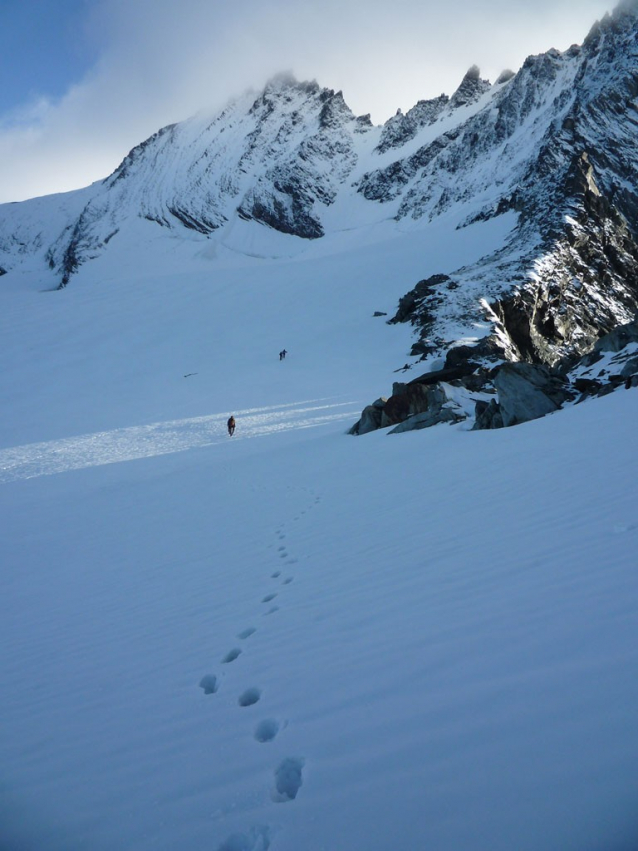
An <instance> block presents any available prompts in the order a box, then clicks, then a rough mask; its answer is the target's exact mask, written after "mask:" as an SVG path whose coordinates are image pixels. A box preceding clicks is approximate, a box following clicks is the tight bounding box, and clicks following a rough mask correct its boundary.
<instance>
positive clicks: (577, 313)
mask: <svg viewBox="0 0 638 851" xmlns="http://www.w3.org/2000/svg"><path fill="white" fill-rule="evenodd" d="M637 45H638V6H637V4H636V2H635V0H632V2H623V3H621V4H620V5H619V6H618V7H617V9H616V10H615V12H614V13H613V14H611V15H607V16H605V18H604V19H603V20H602V21H600V22H599V23H598V24H596V25H595V26H594V27H593V29H592V30H591V32H590V34H589V36H588V37H587V39H586V40H585V42H584V44H583V45H582V46H573V47H571V48H570V49H569V50H568V51H566V52H565V53H559V52H558V51H556V50H551V51H549V52H548V53H546V54H543V55H540V56H532V57H529V58H528V59H527V61H526V62H525V63H524V65H523V67H522V68H521V69H520V71H519V72H518V73H517V74H512V73H511V72H504V73H503V74H502V75H501V76H500V77H499V79H498V80H497V82H496V83H495V84H494V85H491V84H490V83H489V82H488V81H486V80H483V79H481V76H480V71H479V69H478V68H477V67H476V66H473V67H472V68H470V70H469V71H468V73H467V74H466V76H465V77H464V79H463V80H462V82H461V84H460V86H459V88H458V90H457V91H456V92H455V93H454V94H453V95H452V96H451V97H447V96H446V95H441V96H440V97H439V98H435V99H433V100H427V101H420V102H419V103H418V104H416V105H415V106H414V107H413V108H412V109H410V110H409V111H408V112H407V113H406V114H405V115H403V114H402V113H401V112H398V113H397V115H395V116H394V117H392V118H391V119H390V120H389V121H387V122H386V124H385V125H384V126H383V127H374V126H372V124H371V122H370V119H369V116H358V117H357V116H355V115H354V114H353V113H352V112H351V110H350V109H349V108H348V106H347V105H346V103H345V101H344V99H343V96H342V94H341V92H336V93H335V92H334V91H332V90H329V89H323V88H321V87H320V86H319V85H318V84H317V83H314V82H313V83H299V82H297V81H296V80H295V79H294V78H292V77H291V76H290V75H281V76H279V77H277V78H275V79H273V80H272V81H271V82H270V83H269V84H268V85H267V86H266V88H265V89H264V91H263V92H261V93H260V94H258V95H255V94H254V93H247V94H246V95H244V96H243V97H241V98H239V99H237V100H235V101H234V102H232V103H231V104H229V105H228V107H227V108H226V109H224V110H223V111H222V112H221V113H219V114H218V115H215V116H213V117H211V116H206V115H199V116H197V117H195V118H193V119H191V120H189V121H186V122H184V123H182V124H177V125H172V126H169V127H166V128H164V129H162V130H160V131H159V132H158V133H156V134H155V135H154V136H152V137H151V138H150V139H148V140H146V141H145V142H143V143H142V144H141V145H139V146H138V147H136V148H134V149H133V150H132V151H131V152H130V154H129V155H128V156H127V157H126V158H125V159H124V161H123V162H122V164H121V165H120V166H119V167H118V168H117V169H116V170H115V172H114V173H113V174H112V175H110V176H109V177H108V178H106V180H104V181H102V182H100V183H97V184H94V185H93V186H91V187H88V188H87V189H84V190H81V191H78V192H72V193H68V194H65V195H60V196H51V197H48V198H41V199H35V200H33V201H27V202H23V203H21V204H14V205H3V206H2V207H0V271H2V272H4V273H9V275H12V274H13V275H15V274H16V273H18V272H19V270H20V269H21V268H25V264H26V266H29V267H30V268H36V267H39V268H41V269H42V270H44V267H45V266H46V267H48V269H49V270H50V272H51V273H52V278H53V280H55V281H56V282H57V284H56V285H57V286H59V287H65V286H67V285H68V284H69V283H70V282H71V281H72V280H73V278H74V277H78V279H79V280H80V281H81V271H82V269H83V268H84V267H85V266H87V265H88V264H89V263H91V262H93V261H95V260H96V259H97V258H99V257H101V256H103V255H105V254H113V255H114V256H117V254H118V245H119V244H122V243H124V242H126V241H127V240H128V242H131V241H134V242H135V244H136V245H138V246H142V245H144V244H145V245H147V246H150V245H158V243H159V242H161V241H162V240H164V242H165V241H166V240H174V239H176V238H177V239H184V240H185V239H190V238H191V237H190V236H189V234H196V235H198V237H200V238H201V239H202V240H206V241H208V243H209V244H210V245H211V246H217V245H224V246H229V245H230V246H232V248H233V250H235V251H239V252H240V253H241V252H244V253H250V251H251V250H253V249H252V248H251V247H249V245H248V243H250V244H251V246H252V243H253V242H254V241H255V239H257V240H258V241H259V243H260V245H261V246H262V250H265V251H266V253H267V255H268V256H271V257H272V256H287V255H288V254H290V253H292V254H295V253H297V254H298V253H299V252H303V251H304V250H305V249H304V248H303V247H299V246H300V244H302V243H304V242H307V241H311V240H320V239H321V240H324V241H325V242H326V244H327V249H326V250H328V251H332V250H339V249H338V246H339V245H340V244H342V241H343V236H344V234H346V233H348V234H350V235H351V236H350V237H349V238H350V240H351V241H352V240H354V241H356V238H357V236H356V235H357V234H358V235H359V236H360V237H361V244H365V242H366V241H367V240H369V239H370V233H371V229H374V228H376V229H377V231H378V233H382V234H383V238H384V239H388V240H390V239H391V238H392V237H394V236H399V235H400V234H403V233H405V232H406V231H409V230H413V231H416V230H421V231H422V232H423V233H425V232H427V231H428V230H431V229H432V228H436V227H437V226H443V225H446V226H449V227H451V228H453V229H454V230H456V231H467V232H468V233H477V234H478V232H479V230H478V229H477V225H480V224H489V223H491V222H494V223H496V228H497V229H500V231H501V235H500V238H499V241H498V242H497V244H495V245H492V244H491V245H490V247H489V250H485V251H484V252H479V253H478V256H477V257H476V258H475V259H474V260H473V261H472V262H470V263H462V264H460V265H457V266H454V263H453V262H452V264H451V266H450V264H448V267H447V268H446V269H440V270H434V273H433V274H429V275H426V276H425V277H423V278H421V280H419V281H418V282H417V283H416V284H415V283H414V281H408V280H406V281H404V282H403V287H404V293H405V295H404V296H403V297H402V298H401V299H400V301H399V304H398V309H396V311H395V313H394V315H393V316H392V318H391V319H390V320H389V321H390V322H391V323H394V324H396V323H400V322H409V323H410V325H411V327H413V328H414V329H415V330H416V331H417V333H418V339H417V340H416V341H415V342H414V344H413V345H412V349H411V356H412V357H415V358H417V361H416V362H415V363H412V364H408V365H406V366H409V367H410V368H416V367H418V366H420V368H421V369H422V371H423V375H424V376H426V377H425V378H424V379H423V378H422V377H420V378H419V379H413V381H412V382H408V384H410V383H412V384H414V383H416V384H417V385H418V387H417V389H418V392H417V393H416V397H415V395H414V393H412V391H410V393H411V394H412V397H413V398H410V399H408V397H407V396H406V392H407V391H406V390H405V386H403V385H399V386H398V387H397V388H395V389H394V390H393V395H394V396H396V395H399V396H402V397H403V398H402V399H400V400H399V403H398V404H396V405H395V406H394V410H393V411H392V405H391V406H390V408H388V409H387V410H386V412H385V418H380V416H381V415H380V413H379V412H380V411H381V407H382V406H377V409H376V410H377V414H378V415H375V416H373V417H372V418H371V419H369V423H368V425H374V426H376V425H378V424H380V422H381V421H382V419H383V422H384V424H385V425H389V424H393V423H395V424H396V423H397V422H403V421H404V420H405V419H406V417H412V416H414V415H416V414H419V413H424V412H426V411H428V410H430V409H431V408H432V399H431V398H430V395H431V394H430V391H427V393H426V395H425V397H424V396H423V390H422V388H423V384H424V383H425V384H426V385H428V386H430V385H432V384H436V385H437V393H438V394H439V401H440V402H441V404H442V405H443V406H446V405H447V401H450V394H449V391H448V390H447V389H446V388H442V387H441V382H440V381H437V382H435V381H434V380H433V375H434V374H435V373H437V372H438V373H440V378H441V381H444V380H445V379H449V380H450V381H453V382H454V381H455V382H457V384H458V383H459V382H460V386H461V387H462V388H464V389H465V390H467V391H468V392H469V393H473V394H475V395H474V396H472V397H471V400H476V393H477V392H483V393H487V394H493V393H494V391H495V384H494V378H495V373H494V369H495V367H498V365H499V364H502V363H503V362H515V363H516V362H525V363H528V364H532V365H536V366H538V367H542V368H543V370H550V371H551V370H554V371H558V373H560V375H561V376H562V380H563V383H565V382H566V383H567V384H569V383H570V381H571V380H572V379H571V378H570V376H569V374H568V373H569V370H570V369H572V368H574V367H575V364H576V361H577V360H578V359H579V358H581V357H583V356H584V355H586V354H588V353H589V352H591V351H592V349H593V347H594V345H595V344H596V342H597V341H598V340H599V338H601V337H603V336H604V335H606V334H608V333H610V332H612V331H613V330H614V329H615V328H617V327H618V326H621V325H625V324H629V323H631V322H632V320H633V319H634V317H635V315H636V311H637V310H638V243H637V236H638V190H637V189H636V187H637V186H638V156H637V147H636V129H637V123H638V120H637V108H636V96H637V94H638V74H637V73H636V67H637V60H638V46H637ZM242 223H249V224H251V225H255V224H256V225H259V226H261V227H262V228H264V229H265V230H264V234H263V235H262V236H261V237H255V235H254V231H253V232H251V234H252V235H251V236H250V238H249V239H248V240H244V239H242V237H241V236H238V234H241V233H247V232H248V231H246V230H244V231H242ZM142 224H144V226H142ZM268 233H270V234H271V235H272V237H271V238H269V237H268V236H267V234H268ZM352 234H354V236H352ZM277 235H285V236H287V237H291V238H293V242H295V241H296V244H295V247H291V242H290V240H288V241H286V242H285V243H282V242H281V240H280V239H279V238H278V237H277ZM377 236H378V234H377ZM276 237H277V238H276ZM266 244H268V248H267V249H263V246H264V245H266ZM396 245H397V246H398V242H397V243H396ZM334 246H336V247H334ZM215 250H216V249H215V248H214V247H211V249H210V250H209V252H208V254H209V255H210V256H213V254H214V253H215ZM453 252H454V249H453V247H452V244H451V243H450V257H451V259H453ZM423 265H424V268H425V267H426V266H427V264H426V263H425V262H424V264H423ZM406 291H407V292H406ZM449 370H452V371H453V372H452V373H450V372H449ZM543 370H541V371H540V372H539V371H538V370H537V371H536V373H535V375H536V378H537V379H539V380H540V378H542V380H543V381H545V380H546V379H547V380H549V373H547V372H544V371H543ZM632 374H633V373H632ZM428 376H429V377H428ZM539 376H540V378H539ZM624 377H628V376H624ZM629 377H630V376H629ZM554 378H555V376H554ZM552 380H554V379H552ZM410 393H408V396H409V395H410ZM441 393H442V394H443V395H442V396H441ZM574 396H575V394H574V392H573V388H572V389H571V390H570V388H568V387H567V388H566V389H565V391H564V393H563V394H562V397H561V400H560V401H559V404H562V402H563V401H566V400H570V399H573V398H574ZM417 397H418V398H417ZM422 397H423V398H422ZM468 399H469V397H468ZM442 400H443V401H442ZM479 401H480V403H481V406H482V405H483V404H484V402H485V398H483V399H481V400H479ZM466 402H467V404H466V405H465V406H463V405H462V406H461V407H460V408H458V410H457V415H458V416H463V417H465V416H467V415H468V410H469V409H467V405H468V404H469V402H468V401H467V400H466ZM437 404H438V403H437ZM499 404H500V403H499ZM415 406H416V407H415ZM419 406H421V407H423V406H425V408H424V409H423V410H419ZM439 407H440V406H439ZM492 413H493V414H497V415H498V416H496V417H494V416H492V417H491V419H490V421H489V424H490V425H492V426H493V425H500V422H501V420H500V419H499V416H500V412H499V411H495V410H494V409H492ZM521 416H523V414H521ZM397 417H398V418H399V419H397ZM430 419H431V418H430ZM506 419H507V418H506ZM435 420H436V417H435ZM426 421H427V424H430V422H429V420H428V419H427V418H426ZM436 421H438V420H436ZM477 421H478V422H479V424H480V423H481V422H483V424H484V425H485V424H486V423H485V421H484V419H481V418H480V417H478V418H477ZM356 430H357V429H356V428H355V431H356ZM366 430H367V427H366ZM359 431H361V429H360V428H359Z"/></svg>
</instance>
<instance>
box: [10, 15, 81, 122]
mask: <svg viewBox="0 0 638 851" xmlns="http://www.w3.org/2000/svg"><path fill="white" fill-rule="evenodd" d="M88 7H89V0H23V2H16V0H2V3H1V4H0V80H2V85H1V86H0V115H2V114H3V113H6V112H9V111H10V110H12V109H14V108H19V107H20V106H22V105H24V104H25V103H28V102H30V101H31V100H33V99H34V98H37V97H39V96H41V95H42V94H43V93H46V94H48V95H49V96H50V97H58V98H59V97H62V96H63V95H64V93H65V92H66V91H67V89H68V88H69V86H70V85H72V84H73V83H74V82H76V81H77V80H80V79H82V77H83V76H84V75H85V74H86V73H87V72H88V71H89V69H90V67H91V64H92V62H93V61H94V59H95V55H94V52H93V49H92V46H91V43H90V40H89V39H88V37H87V33H86V32H84V31H83V27H84V26H85V21H86V13H87V11H88Z"/></svg>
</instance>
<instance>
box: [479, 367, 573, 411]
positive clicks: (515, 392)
mask: <svg viewBox="0 0 638 851" xmlns="http://www.w3.org/2000/svg"><path fill="white" fill-rule="evenodd" d="M494 386H495V387H496V390H497V391H498V399H499V408H500V412H501V417H502V418H503V425H504V426H511V425H516V424H517V423H524V422H528V421H529V420H536V419H538V418H539V417H544V416H545V415H546V414H550V413H553V412H554V411H557V410H558V409H559V408H560V407H561V406H562V405H563V403H564V402H566V401H568V400H572V399H573V398H574V396H573V394H572V393H571V392H570V391H569V390H568V389H567V387H566V381H565V380H564V379H562V378H559V377H558V376H556V375H552V374H551V372H550V371H549V369H547V367H544V366H540V365H535V364H530V363H505V364H503V366H501V367H500V368H499V370H498V371H497V373H496V376H495V378H494Z"/></svg>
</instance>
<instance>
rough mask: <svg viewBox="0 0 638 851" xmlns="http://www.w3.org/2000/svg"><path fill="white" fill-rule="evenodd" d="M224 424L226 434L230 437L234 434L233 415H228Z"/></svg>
mask: <svg viewBox="0 0 638 851" xmlns="http://www.w3.org/2000/svg"><path fill="white" fill-rule="evenodd" d="M226 425H227V426H228V434H229V435H230V436H231V437H232V436H233V435H234V434H235V417H229V418H228V422H227V423H226Z"/></svg>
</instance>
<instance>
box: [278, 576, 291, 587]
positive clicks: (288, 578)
mask: <svg viewBox="0 0 638 851" xmlns="http://www.w3.org/2000/svg"><path fill="white" fill-rule="evenodd" d="M292 580H293V577H292V576H288V577H287V578H286V579H284V580H283V582H282V583H281V584H282V585H290V583H291V582H292Z"/></svg>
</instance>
